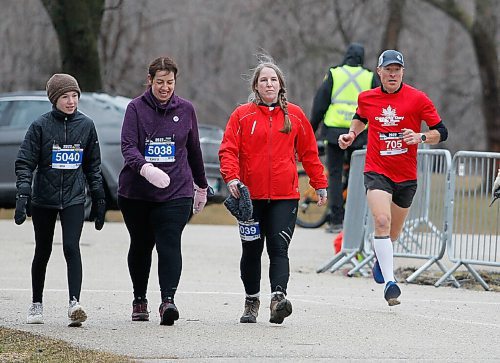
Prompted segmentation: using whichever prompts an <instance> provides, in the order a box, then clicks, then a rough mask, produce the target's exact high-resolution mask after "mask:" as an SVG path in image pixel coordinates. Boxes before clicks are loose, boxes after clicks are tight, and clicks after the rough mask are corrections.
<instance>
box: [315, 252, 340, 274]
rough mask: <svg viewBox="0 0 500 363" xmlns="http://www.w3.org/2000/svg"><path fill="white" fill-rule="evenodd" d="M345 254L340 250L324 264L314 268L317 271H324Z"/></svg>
mask: <svg viewBox="0 0 500 363" xmlns="http://www.w3.org/2000/svg"><path fill="white" fill-rule="evenodd" d="M345 255H346V254H345V252H342V251H340V252H339V253H337V254H336V255H335V256H333V258H332V259H331V260H329V261H328V262H326V263H325V264H323V265H321V266H320V267H318V268H317V269H316V272H317V273H321V272H325V271H326V270H328V269H329V268H330V267H332V266H333V265H335V264H336V263H337V262H338V261H340V260H341V259H342V258H343V257H345Z"/></svg>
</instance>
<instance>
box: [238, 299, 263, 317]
mask: <svg viewBox="0 0 500 363" xmlns="http://www.w3.org/2000/svg"><path fill="white" fill-rule="evenodd" d="M259 307H260V300H259V298H258V297H247V298H245V311H244V312H243V316H242V317H241V318H240V323H256V322H257V316H258V315H259Z"/></svg>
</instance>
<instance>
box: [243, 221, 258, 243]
mask: <svg viewBox="0 0 500 363" xmlns="http://www.w3.org/2000/svg"><path fill="white" fill-rule="evenodd" d="M238 225H239V228H240V238H241V240H242V241H243V242H248V241H255V240H256V239H259V238H260V226H259V222H255V221H248V222H241V221H238Z"/></svg>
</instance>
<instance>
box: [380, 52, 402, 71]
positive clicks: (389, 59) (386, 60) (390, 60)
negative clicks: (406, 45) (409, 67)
mask: <svg viewBox="0 0 500 363" xmlns="http://www.w3.org/2000/svg"><path fill="white" fill-rule="evenodd" d="M389 64H399V65H401V66H403V67H404V66H405V61H404V58H403V55H402V54H401V53H400V52H398V51H397V50H392V49H389V50H385V51H383V52H382V54H381V55H380V57H378V65H377V67H385V66H387V65H389Z"/></svg>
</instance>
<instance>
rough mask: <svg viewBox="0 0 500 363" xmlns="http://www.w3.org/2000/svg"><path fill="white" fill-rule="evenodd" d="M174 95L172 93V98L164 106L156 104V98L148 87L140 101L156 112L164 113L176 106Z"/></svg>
mask: <svg viewBox="0 0 500 363" xmlns="http://www.w3.org/2000/svg"><path fill="white" fill-rule="evenodd" d="M175 98H176V97H175V93H172V97H170V99H169V100H168V101H167V103H165V104H161V103H160V102H158V100H157V99H156V97H155V96H154V95H153V91H152V90H151V87H149V88H148V89H147V90H146V91H145V92H144V93H143V94H142V96H141V99H142V100H143V101H144V102H146V104H147V105H148V106H149V107H151V108H152V109H153V110H155V111H156V112H161V113H165V111H166V110H167V109H169V108H171V107H173V106H175V105H176V103H177V102H176V100H175Z"/></svg>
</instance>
